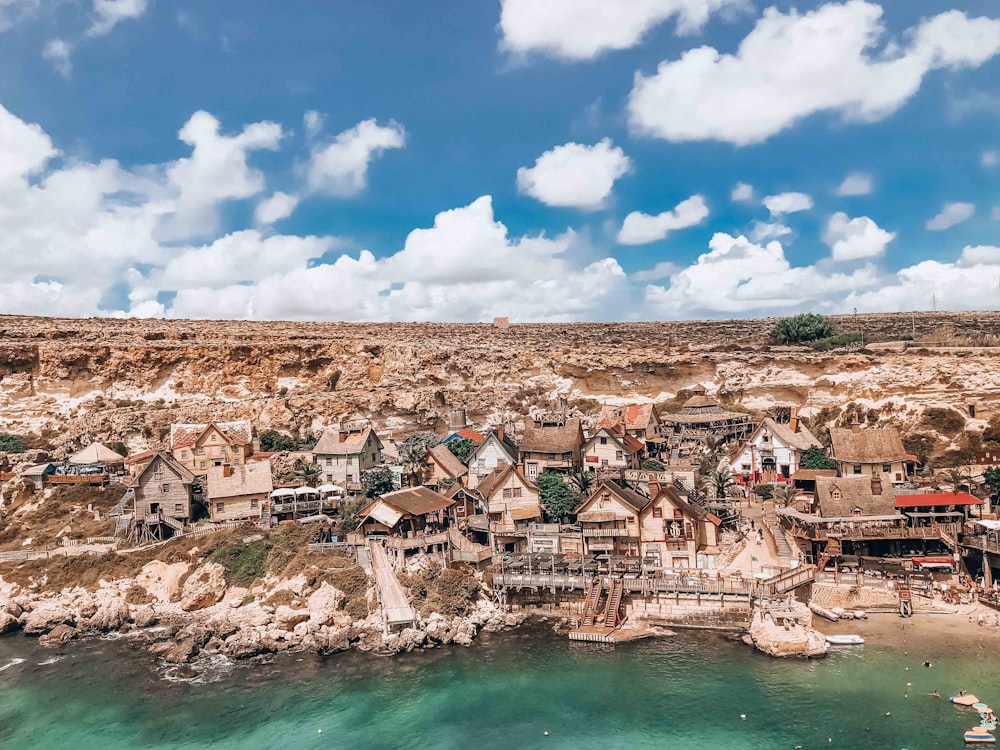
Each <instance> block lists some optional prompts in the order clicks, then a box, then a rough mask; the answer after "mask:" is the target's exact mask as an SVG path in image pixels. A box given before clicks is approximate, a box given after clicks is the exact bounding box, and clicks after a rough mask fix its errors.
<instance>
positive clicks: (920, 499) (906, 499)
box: [896, 492, 984, 508]
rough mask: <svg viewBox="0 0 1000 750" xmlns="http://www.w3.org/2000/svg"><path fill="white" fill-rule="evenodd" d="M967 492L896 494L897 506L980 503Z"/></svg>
mask: <svg viewBox="0 0 1000 750" xmlns="http://www.w3.org/2000/svg"><path fill="white" fill-rule="evenodd" d="M983 503H984V501H983V500H980V499H979V498H978V497H973V496H972V495H970V494H969V493H968V492H935V493H932V494H928V495H896V507H897V508H929V507H931V506H935V505H982V504H983Z"/></svg>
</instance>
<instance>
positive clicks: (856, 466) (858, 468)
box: [853, 464, 861, 474]
mask: <svg viewBox="0 0 1000 750" xmlns="http://www.w3.org/2000/svg"><path fill="white" fill-rule="evenodd" d="M853 471H854V473H855V474H860V473H861V464H854V469H853Z"/></svg>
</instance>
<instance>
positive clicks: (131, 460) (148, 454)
mask: <svg viewBox="0 0 1000 750" xmlns="http://www.w3.org/2000/svg"><path fill="white" fill-rule="evenodd" d="M154 455H156V451H143V452H142V453H136V454H134V455H132V456H129V457H127V458H126V459H125V463H127V464H135V463H141V462H142V461H146V460H147V459H150V458H152V457H153V456H154Z"/></svg>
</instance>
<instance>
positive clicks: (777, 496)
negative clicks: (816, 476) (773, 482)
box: [772, 484, 799, 505]
mask: <svg viewBox="0 0 1000 750" xmlns="http://www.w3.org/2000/svg"><path fill="white" fill-rule="evenodd" d="M798 495H799V490H798V488H796V487H795V486H794V485H791V484H779V485H778V486H777V487H775V488H774V495H772V497H773V498H774V501H775V503H777V504H778V505H791V504H792V503H793V502H794V501H795V498H796V497H798Z"/></svg>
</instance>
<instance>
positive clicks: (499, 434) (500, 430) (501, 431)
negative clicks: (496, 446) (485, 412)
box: [497, 425, 504, 440]
mask: <svg viewBox="0 0 1000 750" xmlns="http://www.w3.org/2000/svg"><path fill="white" fill-rule="evenodd" d="M503 435H504V432H503V425H500V426H499V427H497V438H499V439H500V440H503Z"/></svg>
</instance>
